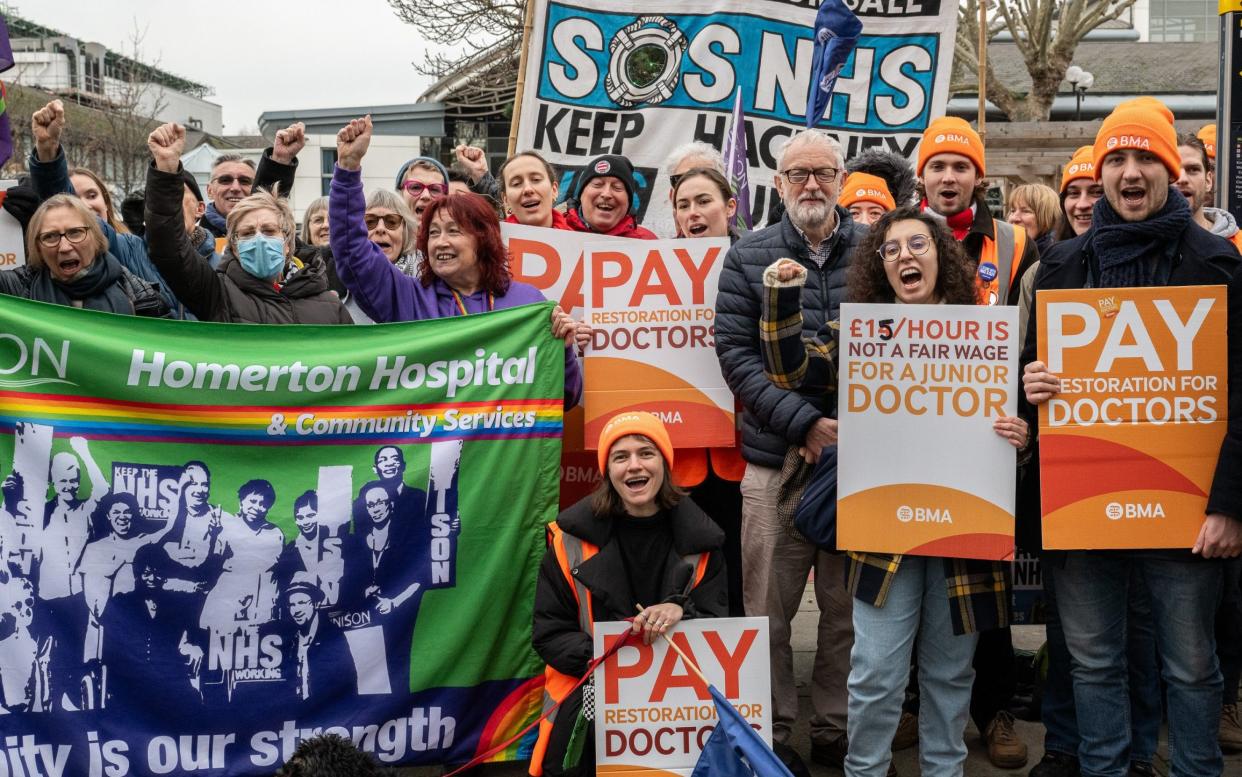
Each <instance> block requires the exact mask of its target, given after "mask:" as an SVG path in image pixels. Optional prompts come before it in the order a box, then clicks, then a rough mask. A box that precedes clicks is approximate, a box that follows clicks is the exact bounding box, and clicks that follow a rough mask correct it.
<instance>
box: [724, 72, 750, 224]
mask: <svg viewBox="0 0 1242 777" xmlns="http://www.w3.org/2000/svg"><path fill="white" fill-rule="evenodd" d="M723 154H724V163H725V177H726V178H728V179H729V185H730V186H732V187H733V195H734V197H736V198H737V213H735V214H734V215H733V228H734V229H735V230H737V231H738V232H745V231H746V230H748V229H751V228H752V227H753V226H754V224H753V223H752V222H751V218H750V162H749V161H748V160H747V158H746V114H745V113H743V112H742V88H741V87H740V86H739V87H738V89H737V97H736V98H735V99H734V101H733V115H732V116H730V117H729V131H728V132H726V133H725V141H724V149H723Z"/></svg>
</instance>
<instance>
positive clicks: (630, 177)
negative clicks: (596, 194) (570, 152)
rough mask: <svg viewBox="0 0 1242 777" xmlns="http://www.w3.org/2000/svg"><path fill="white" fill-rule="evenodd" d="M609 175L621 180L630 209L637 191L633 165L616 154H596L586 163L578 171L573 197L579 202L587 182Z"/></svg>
mask: <svg viewBox="0 0 1242 777" xmlns="http://www.w3.org/2000/svg"><path fill="white" fill-rule="evenodd" d="M609 176H611V177H613V178H616V179H617V180H619V181H621V184H622V185H623V186H624V187H625V191H626V192H627V193H628V194H629V196H630V197H629V204H630V207H631V209H632V208H633V207H634V202H635V195H636V194H637V193H638V184H637V183H635V181H634V166H633V165H632V164H630V160H628V159H626V158H625V157H623V156H619V155H616V154H605V155H604V156H597V157H595V158H594V159H592V160H591V161H590V162H587V163H586V167H583V168H582V170H580V171H579V172H578V178H577V181H576V184H577V185H576V186H574V199H575V200H577V201H578V202H581V201H582V193H583V192H584V191H586V187H587V184H588V183H590V182H591V181H593V180H595V179H596V178H605V177H609Z"/></svg>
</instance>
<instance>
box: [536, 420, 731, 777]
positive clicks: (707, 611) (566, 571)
mask: <svg viewBox="0 0 1242 777" xmlns="http://www.w3.org/2000/svg"><path fill="white" fill-rule="evenodd" d="M598 449H599V469H600V473H601V474H602V475H603V480H602V481H601V482H600V484H599V486H598V487H597V488H596V490H595V492H594V493H592V494H591V495H590V496H588V497H587V498H586V499H583V500H582V501H580V502H578V503H577V504H575V505H574V506H573V507H570V508H569V509H567V510H565V511H564V512H562V513H561V514H560V515H558V516H557V518H556V522H555V523H552V524H550V525H549V526H548V550H547V552H546V553H545V554H544V557H543V563H542V564H541V565H540V567H539V578H538V580H537V582H536V584H535V607H534V625H533V628H532V631H531V636H532V641H533V644H534V648H535V652H536V653H538V654H539V657H540V658H542V659H543V660H544V661H545V662H547V670H546V672H545V680H546V682H545V685H544V693H545V709H546V708H547V707H546V705H547V704H550V703H560V708H559V709H557V711H556V714H555V715H554V716H553V717H551V718H550V719H549V720H546V721H544V722H543V723H541V724H540V725H539V739H538V741H537V742H536V743H535V748H534V752H533V753H532V755H531V763H530V773H531V774H533V775H540V774H548V775H589V774H594V773H595V747H594V741H595V732H594V730H593V724H590V723H588V722H587V720H586V719H585V718H583V717H582V715H581V710H582V706H583V702H582V696H583V694H582V691H581V690H575V688H574V686H575V684H576V683H577V681H578V678H580V677H581V676H582V675H583V674H585V673H586V671H587V667H588V665H589V664H590V662H591V658H592V656H593V655H594V651H595V647H594V637H593V636H592V635H593V631H594V624H595V623H598V622H600V621H618V620H625V619H628V618H629V617H630V616H631V615H633V614H634V613H638V615H637V617H635V618H634V622H633V626H632V630H633V632H634V633H635V634H640V633H641V634H642V638H643V641H644V642H645V643H646V644H648V645H650V644H651V643H652V642H653V641H654V640H656V639H657V638H658V637H659V635H661V634H665V633H667V632H668V631H669V630H670V629H672V628H673V627H675V626H676V625H677V624H678V623H679V622H680V621H682V620H684V619H688V618H723V617H725V616H727V615H728V614H729V606H728V594H727V592H726V590H725V585H724V566H725V564H724V559H723V556H722V555H721V554H720V553H719V550H720V547H721V545H722V544H723V542H724V536H723V535H722V534H721V532H720V529H719V528H717V527H716V525H715V524H714V523H712V521H711V519H710V518H708V517H707V516H706V515H704V514H703V511H702V510H700V509H699V508H698V507H696V506H695V504H694V502H692V501H691V500H690V499H688V498H686V497H685V492H684V491H682V490H681V489H679V488H677V486H675V485H674V484H673V482H672V474H671V470H672V464H673V457H674V451H673V444H672V442H671V441H670V440H669V436H668V430H667V429H665V427H664V424H663V423H662V422H661V421H660V419H659V418H657V417H655V416H654V415H652V414H650V413H642V412H626V413H621V414H620V415H617V416H615V417H613V418H612V419H611V420H609V421H608V423H606V424H605V425H604V428H603V430H602V431H601V432H600V436H599V446H598Z"/></svg>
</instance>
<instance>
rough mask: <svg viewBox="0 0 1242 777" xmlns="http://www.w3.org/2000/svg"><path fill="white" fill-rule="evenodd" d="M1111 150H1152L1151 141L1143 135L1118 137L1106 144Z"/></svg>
mask: <svg viewBox="0 0 1242 777" xmlns="http://www.w3.org/2000/svg"><path fill="white" fill-rule="evenodd" d="M1104 145H1105V146H1106V147H1107V148H1109V149H1114V148H1146V149H1150V148H1151V141H1150V140H1148V139H1147V138H1145V137H1143V136H1142V135H1116V136H1114V137H1111V138H1109V139H1108V142H1107V143H1105V144H1104Z"/></svg>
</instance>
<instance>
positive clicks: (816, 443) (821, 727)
mask: <svg viewBox="0 0 1242 777" xmlns="http://www.w3.org/2000/svg"><path fill="white" fill-rule="evenodd" d="M842 163H843V159H842V153H841V147H840V145H839V144H838V143H837V142H836V141H835V140H834V139H832V138H831V137H829V136H828V135H825V134H823V133H820V132H816V131H808V132H803V133H801V134H799V135H796V136H795V137H794V138H792V139H791V140H790V141H789V143H788V144H787V145H786V146H785V149H784V151H783V152H782V154H781V156H780V159H779V164H778V170H779V172H778V173H777V176H776V188H777V191H778V192H779V193H780V195H781V199H782V201H783V202H784V205H785V215H784V216H783V217H782V218H781V220H780V222H779V223H776V224H773V225H771V226H769V227H767V228H765V229H762V230H759V231H757V232H752V233H750V234H748V235H746V236H745V237H743V238H742V239H741V240H740V241H738V242H737V243H736V244H735V245H734V246H733V248H732V249H730V251H729V254H728V256H727V257H726V258H725V264H724V267H723V269H722V270H721V273H720V291H719V296H718V297H717V300H716V353H717V355H718V356H719V357H720V366H721V369H722V370H723V372H724V376H725V380H726V381H727V382H728V384H729V388H731V389H732V390H733V393H734V394H735V395H736V396H737V397H738V398H739V399H741V401H742V405H743V407H744V412H743V415H742V455H743V457H744V458H745V459H746V461H747V465H746V474H745V476H744V477H743V479H742V581H743V589H744V601H745V605H746V614H747V615H755V616H760V615H766V616H768V618H769V630H770V631H769V634H770V636H769V640H770V643H771V649H772V701H773V709H774V713H773V716H772V718H773V720H772V722H773V731H772V738H773V740H774V741H775V743H776V744H777V745H778V746H779V745H784V744H785V743H786V742H788V741H789V737H790V733H791V730H792V727H793V723H794V720H795V719H796V718H797V715H798V693H797V689H796V688H795V686H794V678H793V654H792V651H791V650H790V646H789V623H790V621H791V620H792V619H793V616H794V614H795V613H796V612H797V610H798V603H799V601H800V600H801V598H802V592H803V589H804V587H805V586H806V579H807V573H808V572H810V570H811V569H812V568H814V569H815V593H816V599H817V601H818V602H819V606H820V621H819V645H818V648H817V651H816V656H815V671H814V677H813V684H812V689H811V699H812V702H813V705H814V709H815V714H814V716H813V717H812V718H811V745H812V749H811V757H812V759H813V760H814V761H816V762H817V763H826V764H835V765H837V766H838V767H840V766H841V764H842V761H843V760H844V758H845V751H846V737H845V708H846V692H845V681H846V678H847V677H848V675H849V668H850V667H849V658H850V647H851V645H852V644H853V640H854V635H853V626H852V621H851V612H852V610H851V604H850V596H849V594H848V593H846V591H845V588H844V585H843V579H844V570H843V561H842V559H843V558H844V557H843V556H834V555H829V554H827V553H824V552H823V551H820V550H819V549H818V548H816V547H815V546H814V545H812V544H810V543H807V542H806V541H804V540H803V539H801V538H800V537H798V536H797V535H796V533H795V532H794V530H793V528H792V526H787V525H782V523H781V522H780V521H779V519H778V517H777V499H778V496H779V492H780V488H781V469H782V467H783V466H784V465H785V462H786V458H787V457H790V459H791V464H792V463H795V462H794V460H793V457H794V456H799V455H800V456H802V457H803V458H804V459H805V461H806V462H808V463H809V462H813V461H815V460H817V459H818V457H819V454H820V451H821V450H823V448H824V446H825V445H834V444H836V438H837V422H836V420H835V418H834V416H835V415H836V408H835V406H834V405H833V404H832V402H831V401H830V400H828V399H826V398H825V397H823V396H808V395H803V394H799V393H797V392H795V391H787V390H784V389H780V388H777V387H776V386H775V385H773V384H772V383H771V382H769V381H768V379H767V378H766V377H764V373H763V357H762V354H761V351H760V348H759V316H760V311H761V300H762V297H763V271H764V269H765V268H766V267H767V266H768V265H769V264H771V263H772V262H774V261H776V260H777V259H780V258H782V257H791V258H793V259H794V260H796V261H798V262H800V263H801V264H803V265H805V266H806V268H807V270H808V275H807V282H806V286H805V287H804V290H803V292H802V309H803V331H804V332H805V334H806V335H807V336H811V335H813V334H815V332H817V331H818V330H819V329H820V327H822V326H823V325H824V324H825V323H827V322H828V321H831V320H833V319H836V318H837V311H838V308H839V307H840V306H841V302H842V298H843V297H844V295H845V275H846V269H847V267H848V266H849V263H850V259H851V255H852V253H853V249H854V246H855V244H856V242H857V241H858V240H859V239H860V238H861V237H862V228H861V227H857V226H855V224H854V221H853V219H851V218H850V215H849V213H848V212H847V211H846V210H845V209H844V208H841V207H840V206H838V205H837V195H838V194H839V193H840V187H841V177H842V167H843V164H842ZM778 752H779V753H781V755H782V757H783V758H786V759H787V760H790V761H792V760H793V759H797V755H796V754H794V753H793V751H792V750H789V749H788V748H785V747H780V748H778Z"/></svg>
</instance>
